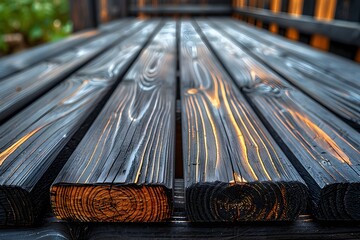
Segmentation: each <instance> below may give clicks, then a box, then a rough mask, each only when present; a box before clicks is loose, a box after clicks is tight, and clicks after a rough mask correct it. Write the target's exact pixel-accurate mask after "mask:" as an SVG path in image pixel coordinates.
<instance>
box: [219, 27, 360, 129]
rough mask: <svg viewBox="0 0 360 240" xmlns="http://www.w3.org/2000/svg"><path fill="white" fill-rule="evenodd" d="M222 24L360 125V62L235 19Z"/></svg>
mask: <svg viewBox="0 0 360 240" xmlns="http://www.w3.org/2000/svg"><path fill="white" fill-rule="evenodd" d="M218 27H219V28H221V29H222V30H224V31H225V32H226V33H228V34H229V35H230V36H231V37H232V38H233V39H234V40H236V41H237V42H238V43H239V44H241V45H242V46H244V47H246V48H247V49H248V50H249V51H250V52H251V53H252V54H254V55H255V56H257V57H258V58H260V59H261V60H262V61H263V62H264V63H266V64H267V65H268V66H270V67H271V68H273V69H274V70H276V71H277V72H279V73H281V74H282V75H283V76H285V77H286V79H287V80H289V81H290V82H291V83H292V84H294V85H295V86H296V87H298V88H300V89H301V90H302V91H304V92H305V93H306V94H308V95H309V96H311V97H312V98H313V99H315V100H317V101H318V102H320V103H321V104H323V105H324V106H326V107H327V108H328V109H330V110H331V111H333V112H334V113H336V114H338V115H339V116H341V117H343V118H344V119H346V120H349V121H351V122H352V123H353V124H354V125H356V127H357V128H359V127H360V65H358V64H356V63H353V62H350V61H348V60H345V59H341V58H339V57H336V56H333V55H330V54H328V53H320V52H317V51H316V50H315V49H309V48H308V47H305V46H304V45H302V44H299V43H291V42H289V41H287V40H285V39H281V38H279V37H275V36H272V35H270V34H269V33H266V32H264V31H261V32H260V31H259V30H256V29H255V30H254V29H250V28H247V27H244V26H243V25H239V24H238V23H235V22H232V21H224V22H221V23H220V25H219V26H218Z"/></svg>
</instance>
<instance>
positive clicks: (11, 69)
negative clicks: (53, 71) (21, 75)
mask: <svg viewBox="0 0 360 240" xmlns="http://www.w3.org/2000/svg"><path fill="white" fill-rule="evenodd" d="M98 34H99V32H98V31H95V30H93V31H86V32H81V33H77V34H74V35H72V36H71V37H69V38H66V39H64V40H61V41H58V42H54V43H48V44H44V45H41V46H38V47H34V48H32V49H30V50H27V51H24V52H20V53H17V54H14V55H11V56H8V57H4V58H2V59H0V80H1V79H2V78H5V77H6V76H9V75H11V74H13V73H15V72H18V71H21V70H23V69H25V68H27V67H29V66H31V65H33V64H36V63H38V62H40V61H42V60H45V59H47V58H49V57H52V56H55V55H56V54H58V53H61V52H63V51H65V50H67V49H68V48H71V47H75V46H77V45H79V44H81V43H84V42H86V41H87V40H89V39H91V38H93V37H94V36H97V35H98Z"/></svg>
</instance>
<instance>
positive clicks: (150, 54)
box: [51, 22, 176, 222]
mask: <svg viewBox="0 0 360 240" xmlns="http://www.w3.org/2000/svg"><path fill="white" fill-rule="evenodd" d="M175 26H176V25H175V22H168V23H166V24H165V26H164V27H163V28H162V29H161V30H160V32H159V33H158V34H157V35H156V36H155V38H154V39H153V40H152V42H151V43H150V44H149V45H148V47H146V48H145V49H144V51H143V52H142V54H141V55H140V57H139V59H138V60H137V61H136V62H135V64H134V65H133V66H132V68H131V69H130V70H129V72H128V73H127V75H126V76H125V77H124V79H123V81H122V82H121V83H120V85H119V87H118V88H117V89H116V91H115V92H114V94H113V95H112V97H111V98H110V100H109V101H108V103H107V105H106V106H105V108H104V109H103V111H102V112H101V113H100V115H99V116H98V118H97V120H96V121H95V122H94V124H93V126H92V127H91V129H90V130H89V132H88V134H87V135H86V136H85V137H84V139H83V140H82V142H81V143H80V145H79V146H78V148H77V149H76V150H75V152H74V153H73V155H72V156H71V158H70V159H69V161H68V163H67V164H66V165H65V167H64V168H63V169H62V171H61V172H60V174H59V176H58V177H57V179H56V180H55V182H54V184H53V185H52V187H51V202H52V207H53V210H54V213H55V215H56V216H57V217H58V218H61V219H66V220H77V221H85V222H93V221H101V222H114V221H123V222H157V221H163V220H165V219H168V218H169V217H170V216H171V212H172V186H173V178H174V169H173V168H174V141H175V98H176V35H175V33H176V28H175Z"/></svg>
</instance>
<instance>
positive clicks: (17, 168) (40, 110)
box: [0, 22, 157, 225]
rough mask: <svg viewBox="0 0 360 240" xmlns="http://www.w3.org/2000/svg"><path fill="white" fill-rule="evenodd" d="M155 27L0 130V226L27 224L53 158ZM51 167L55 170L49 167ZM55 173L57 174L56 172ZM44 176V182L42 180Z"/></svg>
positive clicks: (114, 50)
mask: <svg viewBox="0 0 360 240" xmlns="http://www.w3.org/2000/svg"><path fill="white" fill-rule="evenodd" d="M156 25H157V24H156V23H154V22H149V23H147V24H146V25H145V26H144V27H143V28H142V30H140V31H139V32H138V33H136V34H134V35H132V36H131V37H129V38H126V39H124V40H123V41H121V42H120V43H119V44H118V45H116V46H115V47H113V48H111V49H109V50H108V51H106V52H105V53H104V54H102V55H101V56H100V57H98V58H96V59H95V60H94V61H92V62H90V63H89V64H87V65H86V66H85V67H83V68H81V69H80V70H79V71H78V72H76V74H74V75H72V76H71V77H69V78H68V79H67V80H65V81H64V82H62V83H61V84H59V85H58V86H56V87H55V88H54V89H52V90H51V91H49V92H48V93H47V94H45V95H44V96H43V97H41V98H40V99H38V100H37V101H36V102H34V103H33V104H31V105H30V106H28V107H27V108H26V109H24V110H23V111H21V112H20V113H19V114H17V115H16V116H14V117H13V118H11V119H10V120H9V121H7V122H6V123H5V124H3V125H2V126H1V127H0V206H1V208H0V225H17V224H22V225H29V224H32V223H33V222H34V220H35V219H36V217H37V216H38V213H39V211H40V209H41V207H42V204H43V203H44V201H46V200H48V199H46V198H44V194H46V193H48V192H49V187H50V185H51V182H50V179H51V178H52V181H53V180H54V178H55V177H56V175H55V176H53V175H51V174H50V175H49V174H48V173H49V172H50V171H54V170H55V169H54V168H56V169H60V168H61V167H62V166H63V165H60V166H59V165H58V164H57V163H56V161H55V162H54V159H55V158H56V156H57V154H58V153H59V152H60V150H61V149H62V148H63V147H64V146H65V145H66V143H67V142H68V141H69V140H70V139H71V137H72V135H73V134H74V133H75V132H76V130H77V129H79V127H80V126H81V125H82V123H83V122H84V121H85V119H86V118H87V116H89V115H90V113H91V112H92V111H93V110H94V109H95V107H96V105H97V104H98V103H99V102H100V101H101V100H102V99H103V98H104V96H105V95H106V93H107V92H108V91H109V90H110V89H111V88H112V87H113V86H114V84H115V83H116V82H117V81H118V78H119V77H120V76H121V75H122V74H123V73H124V72H125V71H126V69H127V68H128V67H129V65H130V64H131V62H132V61H133V60H134V59H135V58H136V56H137V55H138V54H139V52H140V51H141V49H142V47H143V45H144V44H145V43H146V41H147V39H148V38H149V36H150V34H151V33H152V32H153V31H154V29H155V27H156ZM53 167H54V168H53ZM55 172H56V171H55ZM44 176H48V177H46V179H44V178H43V177H44Z"/></svg>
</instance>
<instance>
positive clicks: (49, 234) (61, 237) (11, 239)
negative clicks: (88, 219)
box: [0, 218, 73, 240]
mask: <svg viewBox="0 0 360 240" xmlns="http://www.w3.org/2000/svg"><path fill="white" fill-rule="evenodd" d="M0 239H1V240H19V239H26V240H40V239H41V240H44V239H49V240H72V239H73V236H72V233H71V231H70V227H69V226H68V225H67V224H66V223H62V222H57V221H55V220H53V218H52V219H47V221H46V222H45V223H44V224H41V225H40V226H36V227H24V228H10V229H9V228H3V229H0Z"/></svg>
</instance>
